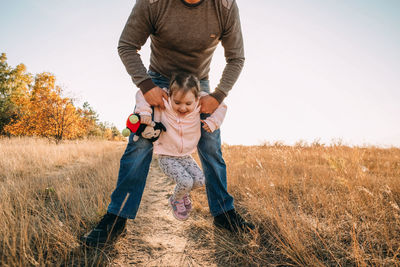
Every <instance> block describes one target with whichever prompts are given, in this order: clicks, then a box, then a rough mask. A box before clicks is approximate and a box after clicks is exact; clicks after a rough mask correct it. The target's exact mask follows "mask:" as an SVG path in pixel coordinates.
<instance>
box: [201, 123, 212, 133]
mask: <svg viewBox="0 0 400 267" xmlns="http://www.w3.org/2000/svg"><path fill="white" fill-rule="evenodd" d="M201 122H202V123H203V129H204V130H206V131H207V132H209V133H211V132H212V131H211V129H210V127H208V124H207V122H205V121H204V120H201Z"/></svg>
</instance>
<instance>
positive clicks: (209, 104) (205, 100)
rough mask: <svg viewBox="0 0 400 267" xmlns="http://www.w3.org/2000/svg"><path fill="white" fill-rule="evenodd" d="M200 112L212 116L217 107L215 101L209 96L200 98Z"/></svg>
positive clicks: (217, 104)
mask: <svg viewBox="0 0 400 267" xmlns="http://www.w3.org/2000/svg"><path fill="white" fill-rule="evenodd" d="M200 105H201V108H200V112H201V113H206V114H212V113H213V112H214V111H215V110H216V109H217V108H218V106H219V103H218V101H217V99H215V98H214V97H212V96H210V95H206V96H202V97H201V98H200Z"/></svg>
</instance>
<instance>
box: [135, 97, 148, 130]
mask: <svg viewBox="0 0 400 267" xmlns="http://www.w3.org/2000/svg"><path fill="white" fill-rule="evenodd" d="M135 113H138V114H139V115H140V122H141V123H143V124H147V125H150V124H151V114H152V109H151V106H150V104H149V103H147V101H146V99H145V98H144V95H143V93H142V91H140V90H138V92H137V93H136V107H135Z"/></svg>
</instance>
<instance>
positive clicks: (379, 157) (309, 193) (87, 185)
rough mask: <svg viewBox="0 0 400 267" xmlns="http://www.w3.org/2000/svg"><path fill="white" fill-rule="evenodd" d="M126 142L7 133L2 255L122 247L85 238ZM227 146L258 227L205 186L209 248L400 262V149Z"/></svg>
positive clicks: (245, 205) (83, 257)
mask: <svg viewBox="0 0 400 267" xmlns="http://www.w3.org/2000/svg"><path fill="white" fill-rule="evenodd" d="M124 148H125V143H122V142H107V141H82V142H65V143H62V144H60V145H55V144H52V143H49V142H47V141H46V140H42V139H0V263H1V265H3V266H43V265H63V266H70V265H86V266H97V265H100V266H102V265H105V264H107V263H108V262H109V259H108V258H107V257H112V255H113V252H112V251H111V252H108V253H105V254H104V253H103V254H104V255H93V254H91V253H93V252H90V251H89V252H88V251H86V250H83V249H81V248H80V246H79V242H78V238H79V237H80V236H81V235H82V234H84V233H85V232H86V231H88V230H89V229H90V228H91V227H92V226H93V225H94V224H95V223H96V222H97V220H98V219H99V217H100V216H101V215H102V214H104V212H105V210H106V205H107V204H108V202H109V195H110V193H111V192H112V190H113V189H114V187H115V182H116V178H117V177H116V174H117V172H118V167H119V159H120V157H121V155H122V153H123V150H124ZM223 153H224V158H225V161H226V163H227V166H228V176H229V180H228V181H229V185H228V186H229V191H230V192H231V193H232V195H234V197H235V201H236V207H237V208H238V209H239V210H240V211H241V212H242V213H243V214H244V215H245V217H246V218H247V219H250V220H252V221H253V222H254V223H255V224H256V225H257V226H258V229H257V231H255V232H254V233H252V234H248V235H243V236H240V237H239V238H236V237H234V236H230V235H228V234H226V233H225V232H221V231H219V230H213V229H214V228H213V227H212V225H211V224H210V220H209V219H210V215H209V213H208V206H207V201H206V197H205V194H204V192H203V191H202V190H197V191H196V192H194V194H193V198H194V204H195V206H194V217H195V218H196V219H195V220H193V221H192V224H193V227H192V232H191V233H190V235H192V236H193V238H196V240H198V243H199V245H203V246H204V247H207V246H208V248H207V249H208V251H210V253H211V252H212V253H213V255H212V256H210V257H209V258H212V259H213V260H215V261H217V262H218V263H220V264H221V265H222V266H232V265H236V266H245V265H254V266H266V265H302V266H349V265H350V266H367V265H376V266H400V254H399V253H400V208H399V204H400V149H396V148H392V149H381V148H375V147H368V148H358V147H356V148H350V147H346V146H341V145H338V146H330V147H326V146H321V145H314V146H301V145H298V146H293V147H288V146H283V145H279V144H276V145H268V146H267V145H266V146H254V147H243V146H224V147H223ZM201 218H206V220H201ZM213 231H217V232H216V233H215V232H213ZM211 239H213V240H211ZM210 242H213V243H214V244H216V247H212V248H211V247H210ZM207 249H205V250H204V251H206V250H207ZM100 253H102V252H100Z"/></svg>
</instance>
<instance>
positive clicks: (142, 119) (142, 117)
mask: <svg viewBox="0 0 400 267" xmlns="http://www.w3.org/2000/svg"><path fill="white" fill-rule="evenodd" d="M140 123H143V124H146V125H151V124H152V120H151V116H149V115H140Z"/></svg>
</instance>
